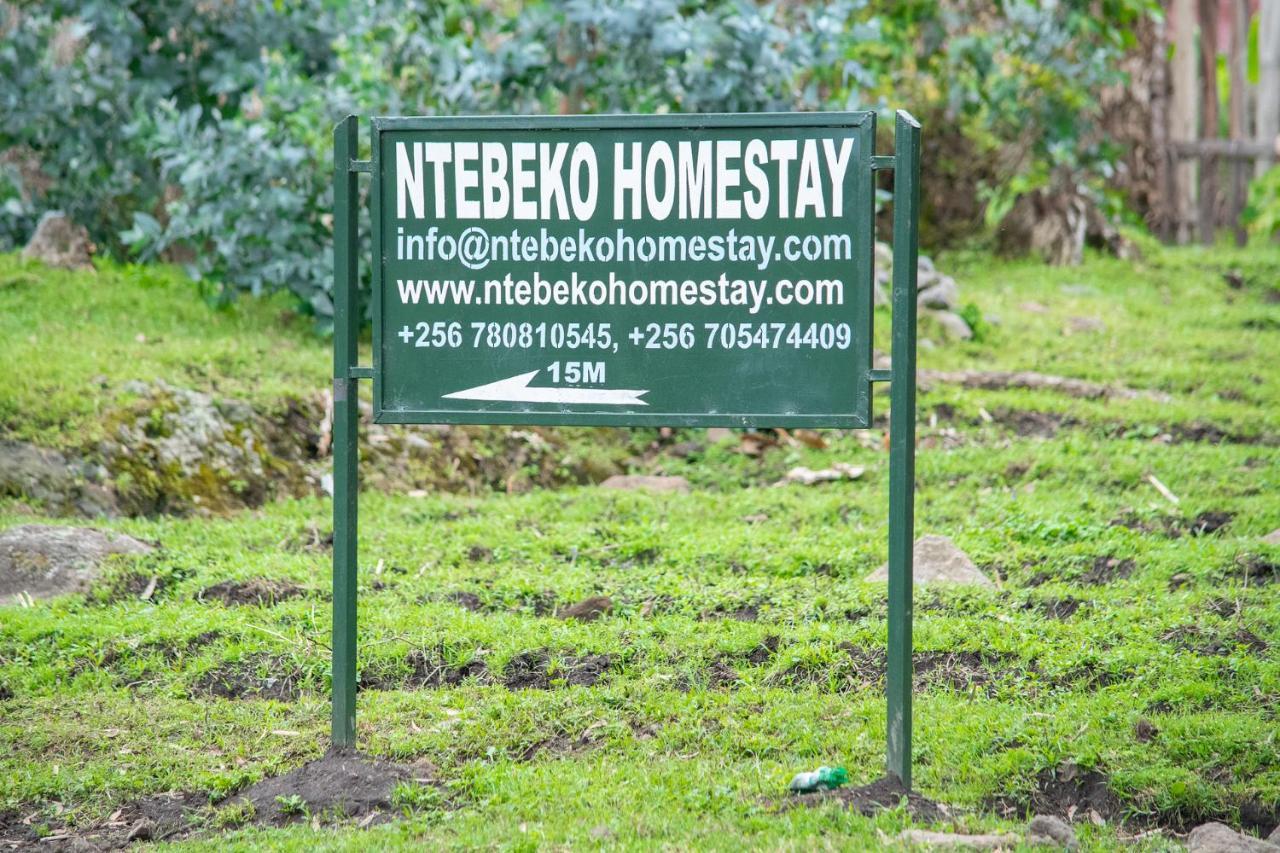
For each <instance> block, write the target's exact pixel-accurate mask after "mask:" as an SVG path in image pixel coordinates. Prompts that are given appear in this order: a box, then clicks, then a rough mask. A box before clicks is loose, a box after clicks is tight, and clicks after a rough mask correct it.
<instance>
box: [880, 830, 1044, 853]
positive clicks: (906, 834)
mask: <svg viewBox="0 0 1280 853" xmlns="http://www.w3.org/2000/svg"><path fill="white" fill-rule="evenodd" d="M898 840H899V841H901V842H902V843H903V844H905V845H907V846H915V845H918V846H920V847H961V848H966V849H969V850H1012V849H1013V848H1014V847H1017V846H1018V841H1019V839H1018V836H1016V835H1011V834H1000V835H962V834H960V833H956V832H930V831H928V830H924V829H904V830H903V831H902V832H900V833H898Z"/></svg>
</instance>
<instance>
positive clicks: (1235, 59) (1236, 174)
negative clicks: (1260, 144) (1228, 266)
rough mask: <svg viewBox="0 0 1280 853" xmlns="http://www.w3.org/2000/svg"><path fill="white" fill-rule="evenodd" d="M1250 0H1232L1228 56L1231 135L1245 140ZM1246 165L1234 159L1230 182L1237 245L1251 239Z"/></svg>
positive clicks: (1230, 213) (1229, 210)
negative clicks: (1245, 216) (1247, 227)
mask: <svg viewBox="0 0 1280 853" xmlns="http://www.w3.org/2000/svg"><path fill="white" fill-rule="evenodd" d="M1248 39H1249V0H1234V2H1233V3H1232V4H1231V48H1230V53H1229V54H1228V58H1227V63H1228V64H1227V70H1228V71H1229V72H1230V80H1231V93H1230V95H1229V96H1228V106H1227V110H1228V113H1227V114H1228V116H1229V118H1230V134H1231V139H1232V140H1233V141H1235V140H1243V139H1247V138H1248V136H1249V126H1248V106H1249V89H1248V84H1247V83H1246V82H1245V81H1246V80H1247V76H1246V74H1245V58H1246V57H1247V56H1248V55H1249V50H1248V44H1247V42H1248ZM1244 173H1245V167H1244V163H1243V162H1242V161H1240V160H1232V161H1231V183H1230V185H1229V186H1228V196H1227V197H1228V201H1227V216H1228V217H1230V220H1231V229H1232V231H1233V232H1234V233H1235V237H1236V245H1237V246H1243V245H1244V244H1245V243H1246V242H1247V241H1248V239H1249V235H1248V234H1247V233H1246V232H1245V230H1244V223H1243V222H1241V219H1240V214H1241V213H1242V212H1243V211H1244V198H1245V174H1244Z"/></svg>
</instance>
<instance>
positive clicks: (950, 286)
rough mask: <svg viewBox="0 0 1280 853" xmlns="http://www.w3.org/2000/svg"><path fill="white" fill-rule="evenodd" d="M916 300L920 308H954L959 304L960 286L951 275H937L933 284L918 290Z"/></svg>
mask: <svg viewBox="0 0 1280 853" xmlns="http://www.w3.org/2000/svg"><path fill="white" fill-rule="evenodd" d="M916 302H917V303H918V304H919V305H920V307H921V308H939V309H948V308H955V307H957V306H958V305H959V304H960V288H959V287H957V286H956V280H955V279H954V278H952V277H951V276H949V275H939V276H938V277H937V279H936V281H935V282H934V283H933V284H931V285H929V286H928V287H926V288H922V289H921V290H920V292H919V294H918V295H917V296H916Z"/></svg>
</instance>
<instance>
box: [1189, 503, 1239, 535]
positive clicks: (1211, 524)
mask: <svg viewBox="0 0 1280 853" xmlns="http://www.w3.org/2000/svg"><path fill="white" fill-rule="evenodd" d="M1233 518H1235V513H1234V512H1225V511H1223V510H1212V509H1211V510H1205V511H1204V512H1202V513H1200V514H1199V515H1197V516H1196V517H1195V518H1193V519H1191V521H1190V522H1188V523H1187V533H1189V534H1191V535H1192V536H1209V535H1210V534H1213V533H1217V532H1218V531H1219V530H1221V529H1222V528H1224V527H1226V526H1227V525H1228V524H1230V523H1231V519H1233Z"/></svg>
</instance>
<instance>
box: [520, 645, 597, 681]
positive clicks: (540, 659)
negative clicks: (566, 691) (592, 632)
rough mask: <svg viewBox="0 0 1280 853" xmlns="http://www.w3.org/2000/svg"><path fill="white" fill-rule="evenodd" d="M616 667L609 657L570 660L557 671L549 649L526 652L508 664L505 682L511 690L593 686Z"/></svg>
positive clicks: (573, 658) (558, 666)
mask: <svg viewBox="0 0 1280 853" xmlns="http://www.w3.org/2000/svg"><path fill="white" fill-rule="evenodd" d="M612 664H613V658H611V657H610V656H609V655H582V656H581V657H567V658H565V659H564V660H563V661H561V662H560V663H559V664H558V665H557V666H556V667H555V670H554V671H552V669H551V656H550V654H548V652H547V650H546V649H538V650H537V651H532V652H524V653H522V654H519V655H516V656H515V657H513V658H512V659H511V660H509V661H507V666H506V668H505V669H504V670H503V671H502V683H503V684H505V685H506V686H507V689H509V690H528V689H534V690H550V689H551V688H553V687H561V686H563V687H590V686H592V685H593V684H595V683H596V682H597V681H599V680H600V679H601V678H602V677H603V676H604V674H605V673H606V672H607V671H608V670H609V667H610V666H611V665H612Z"/></svg>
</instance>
